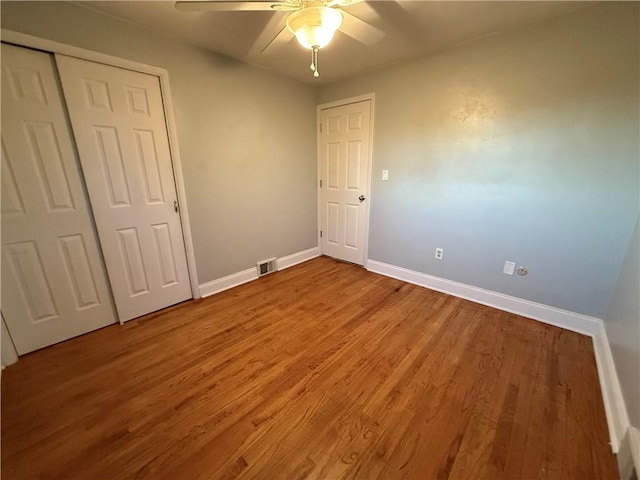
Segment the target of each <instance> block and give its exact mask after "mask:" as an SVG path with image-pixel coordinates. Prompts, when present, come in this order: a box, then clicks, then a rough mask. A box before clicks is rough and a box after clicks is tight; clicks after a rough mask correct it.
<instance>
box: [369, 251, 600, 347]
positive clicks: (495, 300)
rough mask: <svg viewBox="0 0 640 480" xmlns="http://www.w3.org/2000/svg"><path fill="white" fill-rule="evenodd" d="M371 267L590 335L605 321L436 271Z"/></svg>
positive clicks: (379, 264) (376, 264) (373, 263)
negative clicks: (425, 271)
mask: <svg viewBox="0 0 640 480" xmlns="http://www.w3.org/2000/svg"><path fill="white" fill-rule="evenodd" d="M367 270H369V271H371V272H375V273H379V274H381V275H385V276H387V277H392V278H397V279H398V280H403V281H405V282H408V283H413V284H414V285H419V286H421V287H425V288H429V289H431V290H436V291H438V292H442V293H447V294H449V295H453V296H455V297H460V298H464V299H466V300H471V301H472V302H475V303H480V304H482V305H487V306H489V307H494V308H497V309H499V310H504V311H505V312H510V313H515V314H517V315H522V316H523V317H527V318H532V319H534V320H538V321H540V322H543V323H548V324H550V325H555V326H557V327H560V328H564V329H566V330H571V331H573V332H578V333H582V334H585V335H589V336H594V335H595V334H596V333H598V332H599V331H600V326H601V325H602V320H600V319H598V318H594V317H589V316H587V315H582V314H579V313H574V312H570V311H568V310H562V309H560V308H555V307H550V306H548V305H543V304H541V303H536V302H531V301H529V300H524V299H522V298H517V297H511V296H509V295H504V294H502V293H497V292H492V291H491V290H485V289H483V288H478V287H474V286H472V285H467V284H464V283H459V282H454V281H452V280H447V279H444V278H440V277H434V276H433V275H427V274H426V273H422V272H416V271H414V270H408V269H406V268H402V267H396V266H394V265H389V264H387V263H382V262H378V261H375V260H369V261H368V262H367Z"/></svg>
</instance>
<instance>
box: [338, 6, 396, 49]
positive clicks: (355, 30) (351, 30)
mask: <svg viewBox="0 0 640 480" xmlns="http://www.w3.org/2000/svg"><path fill="white" fill-rule="evenodd" d="M340 31H341V32H342V33H344V34H345V35H348V36H349V37H351V38H353V39H355V40H357V41H359V42H360V43H364V44H365V45H373V44H374V43H377V42H379V41H380V40H382V39H383V38H384V36H385V35H386V33H384V32H383V31H382V30H379V29H377V28H376V27H374V26H373V25H369V24H368V23H367V22H365V21H363V20H360V19H359V18H358V17H354V16H353V15H351V14H350V13H347V12H345V11H344V10H343V11H342V25H341V26H340Z"/></svg>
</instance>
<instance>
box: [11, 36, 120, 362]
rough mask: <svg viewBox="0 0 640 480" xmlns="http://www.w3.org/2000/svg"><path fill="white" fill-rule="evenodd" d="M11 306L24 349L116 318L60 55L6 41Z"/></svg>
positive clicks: (19, 343)
mask: <svg viewBox="0 0 640 480" xmlns="http://www.w3.org/2000/svg"><path fill="white" fill-rule="evenodd" d="M2 315H3V317H4V318H5V320H6V323H7V326H8V328H9V331H10V333H11V337H12V339H13V341H14V344H15V346H16V349H17V351H18V353H19V354H25V353H28V352H31V351H33V350H36V349H38V348H42V347H46V346H48V345H51V344H54V343H57V342H60V341H62V340H66V339H68V338H71V337H75V336H77V335H81V334H83V333H86V332H89V331H91V330H94V329H97V328H101V327H103V326H105V325H109V324H112V323H114V322H116V314H115V310H114V308H113V303H112V299H111V295H110V291H109V287H108V282H107V277H106V273H105V271H104V267H103V264H102V260H101V257H100V251H99V247H98V242H97V237H96V234H95V232H94V229H93V225H92V220H91V213H90V208H89V205H88V200H87V197H86V193H85V191H84V186H83V181H82V176H81V172H80V167H79V164H78V160H77V158H76V154H75V150H74V146H73V140H72V136H71V131H70V129H69V126H68V123H67V119H66V116H65V110H64V106H63V103H62V98H61V92H60V88H59V85H58V82H57V78H56V73H55V66H54V62H53V57H52V56H51V55H49V54H46V53H42V52H38V51H34V50H29V49H26V48H20V47H15V46H11V45H5V44H3V45H2Z"/></svg>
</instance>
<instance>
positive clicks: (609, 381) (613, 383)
mask: <svg viewBox="0 0 640 480" xmlns="http://www.w3.org/2000/svg"><path fill="white" fill-rule="evenodd" d="M593 351H594V353H595V355H596V365H597V366H598V377H599V379H600V389H601V390H602V400H603V403H604V411H605V414H606V416H607V425H608V426H609V437H610V438H611V450H613V453H618V452H619V451H620V446H621V444H622V442H623V441H624V438H625V434H626V432H627V430H628V429H629V417H628V415H627V408H626V406H625V403H624V397H623V396H622V390H621V388H620V382H619V380H618V373H617V372H616V366H615V363H614V362H613V355H612V354H611V347H610V345H609V339H608V338H607V331H606V329H605V327H604V324H602V326H601V327H600V330H599V331H598V333H597V334H596V335H594V336H593Z"/></svg>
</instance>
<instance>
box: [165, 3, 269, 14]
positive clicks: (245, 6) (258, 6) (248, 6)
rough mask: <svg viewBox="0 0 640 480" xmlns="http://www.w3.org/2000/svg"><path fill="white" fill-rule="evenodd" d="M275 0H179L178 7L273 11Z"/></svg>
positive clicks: (217, 10)
mask: <svg viewBox="0 0 640 480" xmlns="http://www.w3.org/2000/svg"><path fill="white" fill-rule="evenodd" d="M274 3H279V2H277V1H274V0H251V1H244V0H222V1H218V0H178V1H177V2H176V8H177V9H178V10H180V11H182V12H247V11H261V10H262V11H264V10H268V11H271V10H272V8H271V5H273V4H274Z"/></svg>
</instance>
